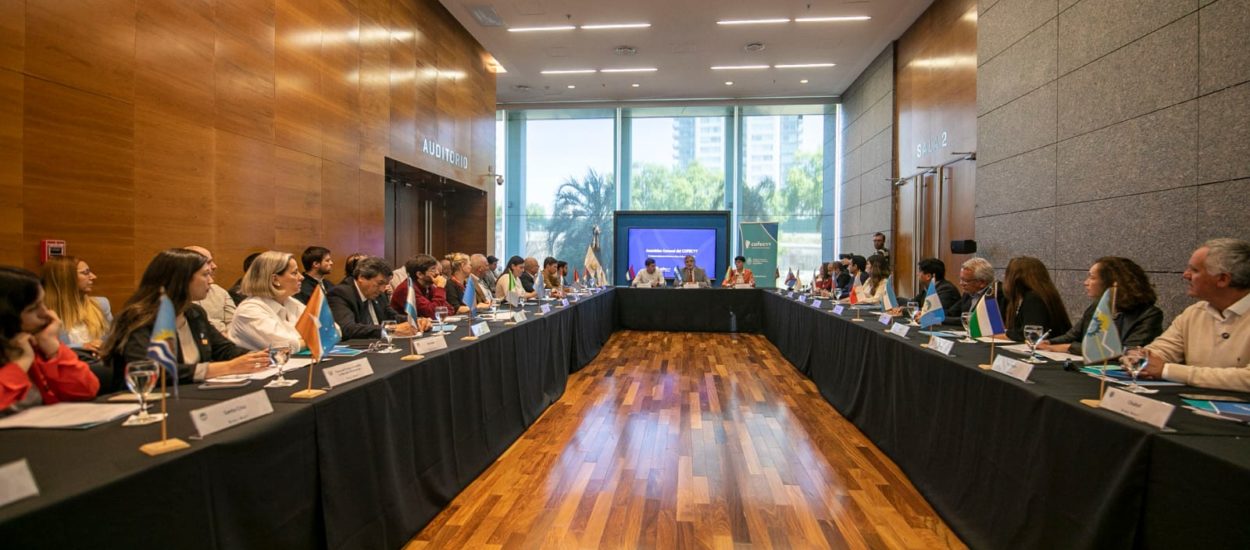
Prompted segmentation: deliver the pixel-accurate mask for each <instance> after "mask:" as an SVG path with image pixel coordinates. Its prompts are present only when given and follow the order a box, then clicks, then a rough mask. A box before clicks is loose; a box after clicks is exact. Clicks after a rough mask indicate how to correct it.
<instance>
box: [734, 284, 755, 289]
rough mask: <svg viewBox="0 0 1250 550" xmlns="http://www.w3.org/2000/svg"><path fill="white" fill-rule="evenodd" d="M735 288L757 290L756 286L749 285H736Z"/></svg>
mask: <svg viewBox="0 0 1250 550" xmlns="http://www.w3.org/2000/svg"><path fill="white" fill-rule="evenodd" d="M734 288H755V285H749V284H747V283H737V284H735V285H734Z"/></svg>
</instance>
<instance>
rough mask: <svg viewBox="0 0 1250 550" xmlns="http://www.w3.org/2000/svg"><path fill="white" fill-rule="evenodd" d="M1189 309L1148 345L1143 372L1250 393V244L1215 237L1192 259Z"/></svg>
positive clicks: (1188, 276)
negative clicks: (1147, 358) (1249, 318)
mask: <svg viewBox="0 0 1250 550" xmlns="http://www.w3.org/2000/svg"><path fill="white" fill-rule="evenodd" d="M1182 277H1183V278H1184V279H1185V281H1186V282H1188V283H1189V295H1190V296H1193V297H1194V298H1197V299H1198V300H1199V301H1198V302H1197V303H1195V304H1193V305H1191V306H1189V307H1187V308H1185V311H1184V312H1182V313H1181V314H1180V315H1179V316H1177V317H1176V319H1175V320H1173V321H1172V326H1170V327H1168V329H1167V330H1166V331H1164V333H1163V335H1162V336H1159V337H1158V338H1157V339H1155V341H1154V342H1151V343H1150V345H1148V346H1146V349H1147V350H1149V352H1150V361H1149V363H1148V364H1147V365H1146V369H1145V370H1144V371H1143V372H1142V374H1143V375H1145V376H1146V377H1147V378H1162V379H1165V380H1170V381H1173V382H1181V383H1184V384H1188V385H1190V386H1197V387H1200V388H1216V389H1223V390H1236V391H1250V320H1247V319H1246V316H1247V314H1250V242H1246V241H1243V240H1240V239H1227V238H1225V239H1212V240H1209V241H1207V242H1205V243H1203V244H1202V246H1200V247H1198V250H1195V251H1194V253H1193V255H1192V256H1190V257H1189V265H1187V266H1185V273H1184V274H1183V275H1182Z"/></svg>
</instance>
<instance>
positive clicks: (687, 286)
mask: <svg viewBox="0 0 1250 550" xmlns="http://www.w3.org/2000/svg"><path fill="white" fill-rule="evenodd" d="M681 287H682V288H699V283H685V284H683V285H681Z"/></svg>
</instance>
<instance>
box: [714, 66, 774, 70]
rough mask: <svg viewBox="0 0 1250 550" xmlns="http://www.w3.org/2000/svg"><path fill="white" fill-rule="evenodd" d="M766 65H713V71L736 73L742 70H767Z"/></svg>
mask: <svg viewBox="0 0 1250 550" xmlns="http://www.w3.org/2000/svg"><path fill="white" fill-rule="evenodd" d="M767 68H768V65H713V66H712V70H713V71H738V70H743V69H767Z"/></svg>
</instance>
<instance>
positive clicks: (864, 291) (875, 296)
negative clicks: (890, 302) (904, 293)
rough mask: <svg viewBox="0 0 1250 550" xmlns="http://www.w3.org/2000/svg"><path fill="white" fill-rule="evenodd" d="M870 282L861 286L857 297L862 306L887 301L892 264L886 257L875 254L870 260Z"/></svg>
mask: <svg viewBox="0 0 1250 550" xmlns="http://www.w3.org/2000/svg"><path fill="white" fill-rule="evenodd" d="M867 273H868V280H867V281H865V282H864V283H863V284H861V285H859V290H857V292H859V295H858V296H857V297H856V298H857V301H858V302H859V303H861V304H880V303H882V302H883V301H885V293H886V285H888V284H890V281H889V278H890V263H889V260H887V259H886V257H885V256H882V255H880V254H873V255H872V256H870V257H869V258H868V269H867Z"/></svg>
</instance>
